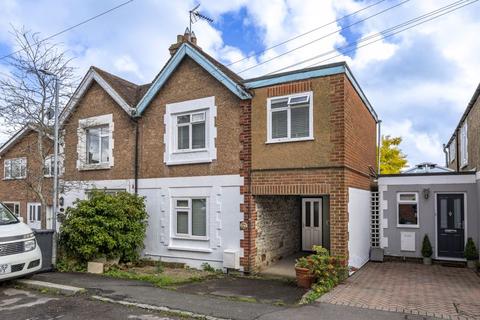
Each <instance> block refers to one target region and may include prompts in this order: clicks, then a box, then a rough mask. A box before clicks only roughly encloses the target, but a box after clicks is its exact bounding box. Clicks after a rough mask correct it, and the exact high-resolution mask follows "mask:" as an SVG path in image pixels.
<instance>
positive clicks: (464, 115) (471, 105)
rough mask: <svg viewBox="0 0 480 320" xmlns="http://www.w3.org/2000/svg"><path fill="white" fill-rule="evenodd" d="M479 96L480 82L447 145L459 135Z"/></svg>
mask: <svg viewBox="0 0 480 320" xmlns="http://www.w3.org/2000/svg"><path fill="white" fill-rule="evenodd" d="M478 97H480V83H479V84H478V86H477V89H475V92H474V93H473V95H472V98H471V99H470V101H469V102H468V104H467V108H466V109H465V111H464V112H463V114H462V117H461V118H460V121H459V122H458V125H457V126H456V127H455V130H453V133H452V135H451V136H450V139H449V140H448V142H447V145H446V146H447V147H449V146H450V144H451V143H452V141H453V139H454V138H455V136H456V135H457V131H458V130H459V129H460V127H461V126H462V124H463V122H464V121H465V119H466V118H467V116H468V114H469V113H470V110H472V108H473V106H474V105H475V102H476V101H477V100H478Z"/></svg>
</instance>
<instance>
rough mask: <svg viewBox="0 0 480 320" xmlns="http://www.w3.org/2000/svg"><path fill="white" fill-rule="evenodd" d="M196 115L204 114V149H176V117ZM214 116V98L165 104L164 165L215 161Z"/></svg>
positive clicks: (215, 113)
mask: <svg viewBox="0 0 480 320" xmlns="http://www.w3.org/2000/svg"><path fill="white" fill-rule="evenodd" d="M197 113H204V114H205V148H201V149H191V148H190V149H178V144H177V143H178V141H177V140H178V131H177V130H178V126H177V117H179V116H182V115H187V114H197ZM216 116H217V108H216V106H215V97H213V96H212V97H207V98H201V99H195V100H188V101H182V102H177V103H170V104H167V105H166V108H165V117H164V124H165V135H164V143H165V153H164V162H165V164H167V165H181V164H194V163H209V162H212V161H213V160H215V159H216V158H217V149H216V147H215V139H216V138H217V128H216V126H215V118H216ZM191 132H192V130H190V142H189V143H190V146H191V143H192V140H191Z"/></svg>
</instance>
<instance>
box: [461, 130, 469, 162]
mask: <svg viewBox="0 0 480 320" xmlns="http://www.w3.org/2000/svg"><path fill="white" fill-rule="evenodd" d="M467 164H468V126H467V123H466V122H465V123H464V124H463V126H462V127H461V128H460V165H461V166H462V167H465V166H466V165H467Z"/></svg>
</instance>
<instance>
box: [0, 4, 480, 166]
mask: <svg viewBox="0 0 480 320" xmlns="http://www.w3.org/2000/svg"><path fill="white" fill-rule="evenodd" d="M450 2H451V1H450V0H425V1H410V2H408V3H406V4H404V5H402V6H400V7H398V8H396V9H394V10H391V11H388V12H386V13H384V14H381V15H379V16H376V17H374V18H372V19H369V20H368V21H366V22H365V23H362V24H359V25H356V26H354V27H352V28H351V30H350V31H351V32H353V33H355V34H358V35H360V37H366V36H368V35H369V34H373V33H377V32H379V31H382V30H384V29H386V28H389V27H392V26H394V25H396V24H398V23H400V22H403V21H405V20H408V19H411V18H414V17H416V16H419V15H420V14H424V13H427V12H429V11H431V10H433V9H436V8H439V7H441V6H444V5H447V4H449V3H450ZM118 3H119V2H118V1H115V0H109V1H96V0H85V1H79V2H63V1H60V0H42V1H36V2H29V6H25V5H24V4H23V2H22V1H21V0H4V1H1V2H0V12H2V19H1V20H0V43H9V44H10V45H12V44H13V42H12V39H11V35H10V34H9V30H10V24H13V25H15V26H17V27H19V26H22V25H25V26H26V27H27V28H30V29H32V30H35V31H38V32H41V33H42V35H43V36H46V35H50V34H53V33H55V32H57V31H59V30H61V29H62V28H64V27H65V26H70V25H73V24H75V23H77V22H79V21H81V20H83V19H85V18H88V17H90V16H92V15H95V14H97V13H98V12H101V11H103V10H106V9H108V8H110V7H113V6H115V5H118ZM195 3H196V2H194V1H193V0H185V1H156V0H144V1H135V2H133V3H131V4H128V5H126V6H124V7H122V8H120V9H118V10H116V11H114V12H112V13H110V14H108V15H106V16H103V17H100V18H99V19H96V20H94V21H92V22H89V23H88V24H86V25H83V26H81V27H78V28H76V29H74V30H72V31H69V32H68V33H66V34H64V35H62V36H60V37H58V38H57V39H56V40H58V41H61V42H62V43H64V45H65V47H66V48H67V49H68V50H70V51H71V52H72V55H74V56H75V57H76V59H75V60H74V64H75V65H76V66H77V67H78V73H79V75H82V74H83V73H84V72H86V70H87V69H88V67H89V66H90V65H96V66H98V67H100V68H102V69H105V70H108V71H111V72H113V73H118V74H119V75H120V76H122V77H125V78H126V79H128V80H130V81H133V82H138V83H144V82H149V81H151V79H153V77H154V76H155V75H156V74H157V73H158V72H159V71H160V69H161V68H162V66H163V65H164V63H165V62H166V60H167V59H168V58H169V53H168V47H169V46H170V44H172V43H173V42H174V41H175V39H176V35H177V34H179V33H183V31H184V30H185V27H186V26H187V25H188V10H189V9H191V8H192V7H193V6H194V5H195ZM372 3H373V0H365V1H356V0H342V1H334V0H325V1H318V0H305V1H302V0H272V1H270V0H233V1H221V2H219V1H215V0H204V1H202V6H201V7H200V9H201V11H202V12H204V13H206V14H208V15H209V16H212V17H213V18H214V19H216V20H217V21H218V20H219V19H222V15H223V14H225V13H227V12H239V11H240V9H242V8H243V9H245V11H246V12H247V16H246V17H245V18H244V19H243V24H244V25H245V26H248V27H249V28H255V32H256V34H257V35H258V37H259V38H260V39H261V41H262V42H263V45H264V46H265V47H269V46H272V45H275V44H277V43H279V42H282V41H284V40H285V39H289V38H292V37H294V36H297V35H298V34H301V33H304V32H307V31H309V30H311V29H313V28H316V27H318V26H321V25H324V24H326V23H328V22H331V21H334V20H335V19H337V18H339V17H341V16H342V15H345V14H347V13H350V12H353V11H356V10H359V9H361V8H363V7H365V6H367V5H369V4H372ZM392 5H394V3H392V2H388V1H387V2H384V3H382V4H380V5H378V6H375V7H372V8H370V9H369V10H366V11H363V12H361V14H359V15H358V17H357V19H361V18H365V17H367V16H369V15H371V14H373V13H376V12H378V11H380V10H382V9H384V8H386V7H388V6H392ZM479 5H480V4H478V3H477V4H473V5H472V6H469V7H467V8H464V9H461V10H459V11H457V12H453V13H451V14H449V15H447V16H444V17H441V18H439V19H438V20H436V21H432V22H429V23H427V24H424V25H421V26H418V27H416V28H414V29H411V30H408V31H406V32H404V33H401V34H399V35H397V36H395V37H394V38H389V39H386V40H385V39H384V40H383V41H380V42H377V43H375V44H374V45H371V46H367V47H365V48H362V49H360V50H358V51H357V52H356V53H355V55H354V56H353V58H350V57H340V58H337V59H335V60H332V61H338V60H346V61H347V62H348V63H349V64H350V65H351V67H352V69H353V72H354V74H355V76H356V78H357V79H358V80H359V82H360V85H361V86H362V88H363V90H364V91H365V92H366V94H367V96H368V97H369V100H370V101H371V102H372V104H373V106H374V107H375V109H376V110H377V113H378V114H379V115H380V117H381V118H382V120H383V121H384V126H385V131H388V132H389V133H390V134H392V135H395V136H399V135H400V136H404V143H403V144H402V146H403V148H404V149H405V151H406V153H407V154H408V156H409V161H410V162H411V163H412V164H414V163H416V162H419V161H427V160H430V161H434V162H437V163H443V153H442V148H441V145H442V143H443V142H446V141H447V140H448V138H449V136H450V134H451V132H452V131H453V128H454V127H455V126H456V123H457V121H458V119H459V117H460V114H461V113H462V112H463V110H464V109H465V107H466V104H467V102H468V100H469V99H470V97H471V95H472V93H473V91H474V88H475V87H476V85H477V83H478V70H480V58H479V57H478V52H480V42H478V41H474V39H476V38H477V35H478V30H480V20H479V19H478V13H479V8H480V6H479ZM52 12H53V13H55V14H52ZM352 18H353V17H352ZM353 21H355V20H354V19H353V20H352V21H351V22H353ZM214 26H215V25H211V24H208V23H206V22H202V21H201V22H198V23H196V24H195V25H194V30H195V33H196V35H197V37H198V42H199V45H200V46H201V47H202V48H203V49H204V50H205V51H206V52H208V53H210V54H211V55H213V56H214V57H216V58H217V59H221V60H222V61H225V62H233V61H238V60H240V59H242V58H243V57H245V55H246V54H248V52H242V51H241V48H237V47H234V46H232V45H231V44H229V45H226V44H225V43H224V41H223V39H222V30H217V29H216V28H215V27H214ZM339 28H340V25H339V23H333V24H331V25H328V26H327V27H324V28H321V29H319V30H317V31H315V32H312V33H310V34H308V35H306V36H303V37H300V38H299V39H296V40H293V41H291V42H288V43H286V44H285V45H283V46H280V47H277V48H275V49H272V50H268V51H266V52H264V53H263V54H261V55H259V56H258V57H250V58H248V59H245V60H243V61H242V62H240V63H237V64H235V65H233V66H232V68H233V69H234V70H236V71H241V70H243V69H245V68H247V67H249V66H253V65H255V64H257V63H262V62H266V61H267V60H268V59H271V58H273V57H275V56H277V55H279V54H281V53H283V52H285V51H288V50H293V49H294V48H296V47H298V46H301V45H303V44H306V43H308V42H311V41H314V40H315V39H318V38H319V37H322V36H325V35H327V34H329V33H331V32H334V31H336V30H338V29H339ZM342 44H343V45H344V44H346V39H345V37H344V36H342V35H340V34H338V33H337V34H335V35H332V36H328V37H326V38H324V39H322V40H320V41H316V42H314V43H312V44H311V45H308V46H306V47H304V48H302V49H299V50H295V51H294V52H292V53H291V54H288V55H285V56H282V57H281V58H278V59H274V60H272V61H270V62H266V63H264V64H262V65H261V66H259V67H257V68H254V69H252V70H250V71H248V72H245V73H242V74H241V76H243V77H252V76H258V75H262V74H265V73H268V72H271V71H274V70H277V69H279V68H282V67H284V66H287V65H291V64H293V63H295V62H298V61H301V60H305V59H308V58H310V57H312V56H315V55H319V54H321V53H324V52H327V51H330V50H332V49H334V48H335V47H338V46H341V45H342ZM330 56H332V55H330ZM320 60H322V59H317V60H314V61H312V62H311V63H314V62H315V61H320ZM332 61H328V62H332ZM311 63H310V64H311ZM307 65H308V63H306V64H303V65H301V66H299V67H304V66H307ZM0 72H6V70H2V67H1V65H0Z"/></svg>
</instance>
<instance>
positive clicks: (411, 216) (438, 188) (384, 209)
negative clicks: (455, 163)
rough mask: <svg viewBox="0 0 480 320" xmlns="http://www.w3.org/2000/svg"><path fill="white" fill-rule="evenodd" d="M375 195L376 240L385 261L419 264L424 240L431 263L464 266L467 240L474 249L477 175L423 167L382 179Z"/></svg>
mask: <svg viewBox="0 0 480 320" xmlns="http://www.w3.org/2000/svg"><path fill="white" fill-rule="evenodd" d="M378 192H379V213H378V214H379V217H378V220H379V224H380V226H379V228H380V232H379V235H378V236H379V239H378V240H379V246H380V247H381V248H383V249H384V254H385V255H387V256H395V257H402V258H403V257H406V258H421V257H422V254H421V249H422V241H423V237H424V236H425V235H427V236H428V238H429V240H430V242H431V244H432V248H433V256H432V258H433V259H437V260H458V261H464V260H465V259H464V255H463V253H464V247H465V243H466V240H467V238H468V237H471V238H472V239H473V240H474V241H475V243H477V244H478V241H479V230H480V229H479V228H480V219H479V215H478V209H479V208H478V200H477V199H478V196H479V194H480V185H479V184H478V176H477V175H476V173H475V172H471V171H465V172H454V171H453V170H451V169H448V168H442V167H438V166H434V165H432V164H421V165H419V166H417V167H416V168H414V169H412V170H409V171H407V172H404V173H401V174H389V175H381V176H380V177H379V178H378Z"/></svg>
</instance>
